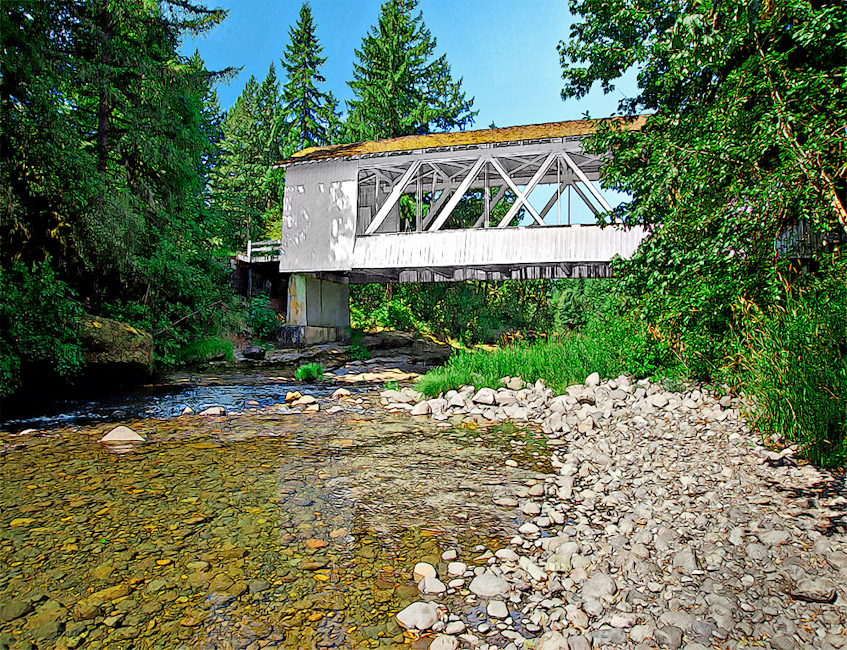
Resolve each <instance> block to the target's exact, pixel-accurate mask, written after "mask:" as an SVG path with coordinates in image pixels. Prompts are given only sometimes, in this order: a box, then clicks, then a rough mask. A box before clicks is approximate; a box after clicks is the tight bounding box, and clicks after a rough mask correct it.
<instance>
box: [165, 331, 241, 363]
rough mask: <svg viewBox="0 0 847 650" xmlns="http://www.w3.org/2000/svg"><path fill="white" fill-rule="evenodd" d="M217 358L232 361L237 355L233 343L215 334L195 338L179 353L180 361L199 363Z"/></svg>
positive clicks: (178, 358)
mask: <svg viewBox="0 0 847 650" xmlns="http://www.w3.org/2000/svg"><path fill="white" fill-rule="evenodd" d="M217 358H223V359H225V360H226V361H232V360H234V359H235V356H234V355H233V353H232V343H230V342H229V341H224V340H223V339H220V338H218V337H215V336H209V337H206V338H201V339H195V340H193V341H191V342H190V343H189V344H188V345H186V346H185V347H184V348H182V349H181V350H179V352H178V353H177V360H178V362H180V363H197V362H203V361H210V360H212V359H217Z"/></svg>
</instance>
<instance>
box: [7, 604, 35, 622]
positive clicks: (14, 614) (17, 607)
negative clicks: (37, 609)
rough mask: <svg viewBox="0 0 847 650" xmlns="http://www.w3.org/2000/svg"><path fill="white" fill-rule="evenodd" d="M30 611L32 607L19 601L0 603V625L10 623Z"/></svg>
mask: <svg viewBox="0 0 847 650" xmlns="http://www.w3.org/2000/svg"><path fill="white" fill-rule="evenodd" d="M31 611H32V605H31V604H29V603H25V602H23V601H21V600H7V601H5V602H2V603H0V623H10V622H11V621H14V620H15V619H16V618H20V617H21V616H25V615H26V614H29V613H30V612H31Z"/></svg>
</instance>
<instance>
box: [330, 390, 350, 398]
mask: <svg viewBox="0 0 847 650" xmlns="http://www.w3.org/2000/svg"><path fill="white" fill-rule="evenodd" d="M330 397H331V398H332V399H342V398H344V397H350V391H349V390H347V389H346V388H336V389H335V390H334V391H333V393H332V395H330Z"/></svg>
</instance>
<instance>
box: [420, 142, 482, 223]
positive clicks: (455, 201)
mask: <svg viewBox="0 0 847 650" xmlns="http://www.w3.org/2000/svg"><path fill="white" fill-rule="evenodd" d="M485 162H486V159H485V158H479V159H478V160H477V161H476V162H475V163H474V165H473V167H471V170H470V171H469V172H468V174H467V175H466V176H465V178H464V179H463V180H462V182H461V183H459V187H457V188H456V191H455V192H454V193H453V196H452V197H450V200H449V201H447V205H445V206H444V208H442V210H441V212H440V213H439V214H438V216H437V217H436V218H435V221H434V222H433V224H432V225H431V226H430V227H429V229H428V231H429V232H432V231H434V230H439V229H440V228H441V226H443V225H444V222H445V221H447V218H448V217H449V216H450V215H451V214H452V213H453V210H455V209H456V206H457V205H459V201H461V200H462V197H463V196H464V195H465V192H467V191H468V188H469V187H470V185H471V183H472V182H473V180H474V179H475V178H476V175H477V174H478V173H479V170H480V169H482V166H483V165H484V164H485Z"/></svg>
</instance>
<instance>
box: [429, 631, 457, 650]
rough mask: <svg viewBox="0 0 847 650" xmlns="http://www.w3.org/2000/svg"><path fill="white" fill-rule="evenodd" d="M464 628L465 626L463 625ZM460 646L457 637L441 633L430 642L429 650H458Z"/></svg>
mask: <svg viewBox="0 0 847 650" xmlns="http://www.w3.org/2000/svg"><path fill="white" fill-rule="evenodd" d="M462 629H464V627H462ZM458 647H459V642H458V641H457V640H456V637H453V636H448V635H446V634H439V635H438V636H437V637H435V638H434V639H433V640H432V643H430V644H429V650H456V648H458Z"/></svg>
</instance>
